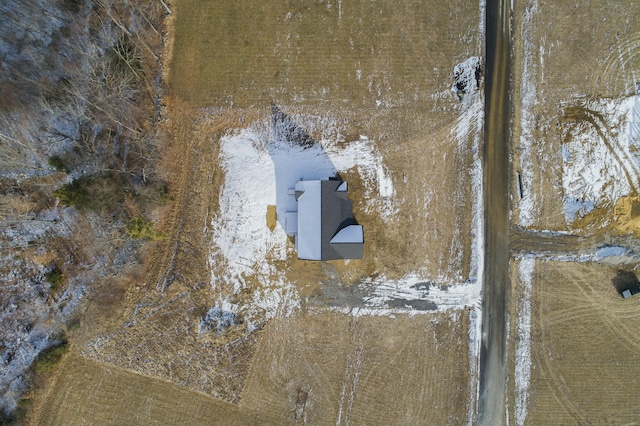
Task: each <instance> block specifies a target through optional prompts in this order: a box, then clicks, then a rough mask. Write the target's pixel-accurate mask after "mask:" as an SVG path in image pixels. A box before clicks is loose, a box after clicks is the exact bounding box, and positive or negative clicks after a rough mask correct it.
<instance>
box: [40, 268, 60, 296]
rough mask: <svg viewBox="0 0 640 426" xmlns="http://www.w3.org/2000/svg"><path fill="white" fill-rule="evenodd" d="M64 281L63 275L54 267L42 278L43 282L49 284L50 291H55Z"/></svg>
mask: <svg viewBox="0 0 640 426" xmlns="http://www.w3.org/2000/svg"><path fill="white" fill-rule="evenodd" d="M63 279H64V274H63V273H62V271H61V270H60V269H58V267H57V266H56V267H54V268H53V269H52V270H51V271H49V272H47V273H46V274H45V276H44V280H45V281H46V282H48V283H49V285H50V286H51V290H53V291H55V290H57V288H58V286H59V285H60V283H62V280H63Z"/></svg>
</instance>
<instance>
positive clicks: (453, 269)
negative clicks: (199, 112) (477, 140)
mask: <svg viewBox="0 0 640 426" xmlns="http://www.w3.org/2000/svg"><path fill="white" fill-rule="evenodd" d="M176 9H177V11H176V20H175V43H174V45H173V52H174V55H173V60H172V62H171V65H170V73H169V75H170V76H169V82H170V86H171V89H172V91H173V93H174V94H175V95H176V96H178V97H180V98H181V99H184V100H185V101H186V102H187V103H188V104H189V105H192V106H194V107H204V106H215V107H222V108H232V109H244V108H252V109H257V110H259V111H263V113H266V112H267V111H268V108H269V106H270V105H271V104H272V103H273V104H275V105H277V106H278V107H280V108H282V110H283V111H284V112H286V113H287V114H293V115H305V114H306V115H309V116H311V117H326V118H328V119H339V120H340V121H341V122H342V123H343V125H342V126H341V127H340V133H341V134H342V136H343V137H344V139H345V143H348V142H350V141H353V140H358V138H359V135H362V134H364V135H367V136H368V137H369V138H370V139H373V140H374V141H375V145H376V149H377V150H378V151H379V153H380V155H381V156H382V158H383V164H384V165H385V166H386V167H387V168H388V169H389V172H390V174H391V176H392V180H393V185H394V188H395V196H394V199H393V201H394V203H396V205H397V206H398V214H397V215H396V217H395V218H394V219H393V220H391V221H390V222H388V223H384V222H383V221H382V220H381V219H380V218H379V217H378V216H377V215H376V214H375V212H373V214H369V215H367V214H366V213H365V212H364V211H363V208H364V204H363V202H364V200H362V199H358V193H359V188H360V185H361V184H360V183H359V181H360V180H361V179H360V177H359V176H357V175H355V174H353V173H351V174H349V173H347V174H346V177H347V178H349V179H350V180H351V181H352V188H353V190H352V192H351V193H352V196H354V198H355V201H356V203H355V208H356V216H357V217H358V218H359V220H361V222H362V223H363V225H364V226H365V230H370V231H371V232H369V233H368V235H367V241H368V242H369V244H368V247H367V255H366V259H365V262H364V263H363V264H362V265H360V268H359V271H358V272H357V274H356V275H359V276H360V277H365V276H367V275H369V274H371V273H372V272H374V271H377V273H378V274H380V273H382V274H386V275H387V276H390V277H398V276H402V275H404V274H406V273H408V272H411V271H414V270H416V269H417V268H423V269H424V270H425V271H426V272H427V273H428V274H430V275H433V276H442V277H446V278H448V279H454V280H461V279H462V280H463V279H465V278H466V277H467V276H468V273H469V257H470V242H471V240H470V238H469V237H468V236H469V234H470V232H471V229H470V228H471V211H470V208H469V207H470V203H471V201H470V200H471V197H472V194H471V192H470V191H471V189H470V188H471V185H470V180H471V179H470V175H469V170H470V169H471V161H472V152H471V146H472V144H473V137H474V131H475V132H477V131H479V129H474V128H471V129H468V133H466V134H465V133H464V132H463V134H464V135H465V136H463V138H464V137H466V138H468V139H467V140H462V141H457V140H456V138H455V136H454V134H453V132H454V131H455V126H456V124H457V121H458V120H459V118H460V116H461V115H462V109H463V107H462V105H461V104H460V102H459V101H458V100H457V98H456V96H455V94H454V93H453V92H452V91H451V90H450V87H451V85H452V84H453V67H454V66H455V65H456V64H457V63H459V62H462V61H463V60H465V59H466V58H468V57H470V56H478V55H481V52H482V50H481V49H482V43H483V41H482V40H481V38H480V34H479V25H480V21H479V20H480V12H479V9H478V4H472V3H464V4H463V2H429V3H426V4H425V3H423V2H405V3H403V4H402V5H399V4H397V3H394V2H386V1H385V2H375V3H370V2H349V3H346V2H344V3H343V2H319V3H314V4H304V5H297V6H293V5H288V4H286V3H282V2H278V1H271V2H260V3H259V4H258V3H255V2H251V1H243V2H240V3H238V2H235V3H216V4H206V6H204V5H203V3H202V2H199V1H194V0H183V1H181V2H180V3H178V5H177V8H176ZM445 29H446V30H445ZM303 126H304V124H303ZM303 130H306V131H310V130H309V129H304V128H303ZM311 136H316V135H314V134H313V133H312V134H311ZM343 172H346V171H343ZM434 239H435V240H437V241H438V244H433V241H434ZM451 254H453V255H451ZM354 265H355V263H354Z"/></svg>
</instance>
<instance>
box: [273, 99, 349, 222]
mask: <svg viewBox="0 0 640 426" xmlns="http://www.w3.org/2000/svg"><path fill="white" fill-rule="evenodd" d="M267 150H268V152H269V155H270V156H271V159H272V161H273V164H274V168H275V177H276V215H277V220H278V223H280V225H281V226H282V227H283V228H284V229H286V223H285V217H286V215H285V213H286V212H288V211H297V205H296V199H295V196H294V195H293V194H292V193H291V191H290V190H292V189H293V188H294V187H295V184H296V182H298V181H300V180H321V179H328V178H338V179H339V178H340V175H339V173H338V169H337V168H336V166H335V164H334V163H333V161H332V160H331V159H330V158H329V155H328V154H327V152H326V151H325V149H324V148H323V146H322V144H321V143H320V142H319V141H317V140H316V139H314V138H313V137H312V136H311V135H309V133H307V131H306V130H305V129H304V128H303V127H302V125H301V124H300V123H298V122H296V120H294V119H293V118H292V117H291V116H289V115H288V114H286V113H285V112H284V111H282V109H280V108H279V107H278V106H276V105H273V104H272V105H271V132H270V138H269V140H268V141H267Z"/></svg>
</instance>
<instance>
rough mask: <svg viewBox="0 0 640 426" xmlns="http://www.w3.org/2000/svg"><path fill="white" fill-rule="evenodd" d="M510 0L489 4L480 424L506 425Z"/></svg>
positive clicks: (499, 0)
mask: <svg viewBox="0 0 640 426" xmlns="http://www.w3.org/2000/svg"><path fill="white" fill-rule="evenodd" d="M508 5H509V3H508V2H506V1H505V0H493V1H488V2H487V38H486V51H487V53H486V61H487V62H486V76H487V78H486V85H485V102H486V103H485V151H484V158H485V164H484V191H485V192H484V204H485V223H484V227H485V228H484V229H485V243H484V245H485V260H484V289H483V300H482V311H483V316H482V347H481V349H480V383H479V386H480V397H479V400H478V425H481V426H482V425H492V426H497V425H503V424H505V399H504V391H505V342H506V339H505V337H506V321H505V316H506V296H507V295H506V293H507V286H508V283H509V277H508V271H509V248H508V233H509V200H508V192H509V191H508V190H509V184H508V182H509V181H508V175H509V127H508V125H507V123H509V102H508V99H509V96H508V85H509V64H508V58H509V37H510V35H509V8H508Z"/></svg>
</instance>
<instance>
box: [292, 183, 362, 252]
mask: <svg viewBox="0 0 640 426" xmlns="http://www.w3.org/2000/svg"><path fill="white" fill-rule="evenodd" d="M347 189H348V188H347V182H346V181H343V180H340V179H331V178H330V179H326V180H301V181H299V182H298V183H296V185H295V188H292V189H290V190H289V194H290V195H291V196H294V197H295V198H296V205H297V208H298V211H297V212H287V213H286V215H285V220H286V226H285V229H286V231H287V234H289V235H293V236H294V238H295V245H296V251H297V252H298V259H304V260H336V259H362V257H363V256H364V231H363V228H362V225H358V223H357V222H356V220H355V218H354V217H353V202H352V201H351V200H350V199H349V197H348V190H347Z"/></svg>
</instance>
